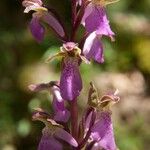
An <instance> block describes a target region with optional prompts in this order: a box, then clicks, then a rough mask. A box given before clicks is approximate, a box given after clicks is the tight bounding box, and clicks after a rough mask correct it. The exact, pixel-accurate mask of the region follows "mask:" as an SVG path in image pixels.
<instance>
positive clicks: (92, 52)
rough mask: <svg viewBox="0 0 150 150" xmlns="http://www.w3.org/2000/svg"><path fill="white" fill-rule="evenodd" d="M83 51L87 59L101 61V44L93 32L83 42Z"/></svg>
mask: <svg viewBox="0 0 150 150" xmlns="http://www.w3.org/2000/svg"><path fill="white" fill-rule="evenodd" d="M83 53H84V55H85V57H86V58H87V59H94V60H95V61H97V62H98V63H103V62H104V58H103V45H102V42H101V41H100V40H99V38H98V36H97V35H96V33H95V32H93V33H91V34H90V35H89V36H88V37H87V39H86V41H85V44H84V47H83Z"/></svg>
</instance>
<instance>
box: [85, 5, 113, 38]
mask: <svg viewBox="0 0 150 150" xmlns="http://www.w3.org/2000/svg"><path fill="white" fill-rule="evenodd" d="M82 24H83V26H85V28H86V30H87V31H88V32H89V33H92V32H94V31H96V34H99V35H105V36H109V37H110V38H111V39H112V40H113V36H114V33H113V32H112V30H111V28H110V25H109V21H108V19H107V15H106V11H105V8H104V7H100V6H97V5H94V4H89V5H88V6H87V8H86V9H85V15H84V16H83V19H82Z"/></svg>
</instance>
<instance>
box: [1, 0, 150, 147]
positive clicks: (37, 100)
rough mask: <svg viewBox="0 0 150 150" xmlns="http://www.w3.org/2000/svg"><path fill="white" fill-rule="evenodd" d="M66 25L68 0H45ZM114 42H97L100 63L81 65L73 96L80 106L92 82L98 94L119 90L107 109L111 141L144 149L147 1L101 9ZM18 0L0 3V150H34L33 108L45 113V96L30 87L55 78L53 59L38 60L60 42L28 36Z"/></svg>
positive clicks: (148, 88)
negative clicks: (102, 48)
mask: <svg viewBox="0 0 150 150" xmlns="http://www.w3.org/2000/svg"><path fill="white" fill-rule="evenodd" d="M46 3H47V5H49V6H51V7H53V6H55V7H56V9H57V10H58V11H59V12H60V14H61V17H62V18H63V20H65V23H66V25H67V26H68V27H69V25H70V24H69V21H70V19H69V18H70V16H69V10H70V5H69V0H62V1H61V2H59V1H56V0H47V1H46ZM107 10H108V15H109V18H110V22H111V26H112V29H113V31H114V32H115V33H116V41H115V42H111V41H110V40H109V39H108V38H103V42H104V45H105V52H104V53H105V63H104V64H101V65H99V64H96V63H94V62H93V63H92V64H90V65H86V64H83V65H82V66H81V73H82V77H83V79H84V85H85V87H86V88H84V89H83V90H82V95H81V97H80V98H79V104H80V110H81V113H82V112H83V111H82V110H83V109H84V107H85V104H86V99H87V90H88V83H89V82H90V81H94V82H95V83H96V85H97V87H98V88H99V91H100V94H103V93H105V92H107V91H111V90H113V91H114V90H115V89H119V91H120V97H121V101H120V102H119V103H118V104H117V105H116V106H114V108H113V120H114V128H115V135H116V143H117V145H118V147H119V149H120V150H148V149H149V148H150V130H149V128H150V126H149V125H150V117H149V114H150V20H149V15H150V13H149V12H150V1H149V0H138V1H137V0H120V2H118V3H116V4H114V5H110V6H108V7H107ZM30 18H31V14H27V15H26V14H23V8H22V6H21V1H20V0H1V1H0V150H35V149H36V148H37V144H38V141H39V140H40V136H41V129H42V127H43V125H42V124H41V123H37V122H32V120H31V112H32V110H33V108H35V107H42V108H45V109H47V110H48V111H51V106H50V101H51V98H50V96H49V93H47V92H42V93H31V92H29V90H28V88H27V86H28V85H29V84H31V83H41V82H48V81H50V80H58V79H59V65H60V64H59V60H57V61H54V62H52V63H50V64H45V62H44V60H45V58H47V57H48V56H49V54H52V53H54V52H56V51H58V50H59V47H60V46H61V43H60V42H59V41H58V40H57V39H56V38H55V37H54V36H53V34H52V33H51V32H50V31H49V30H47V31H46V32H47V35H46V37H45V40H44V41H43V43H41V44H38V43H36V42H35V41H34V39H33V38H32V36H31V34H30V32H29V29H28V27H27V26H28V23H29V21H30Z"/></svg>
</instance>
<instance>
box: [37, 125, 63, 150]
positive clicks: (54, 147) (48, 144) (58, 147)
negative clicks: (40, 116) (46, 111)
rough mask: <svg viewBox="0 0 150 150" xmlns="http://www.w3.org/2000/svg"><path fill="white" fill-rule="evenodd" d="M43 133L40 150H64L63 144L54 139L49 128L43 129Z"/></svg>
mask: <svg viewBox="0 0 150 150" xmlns="http://www.w3.org/2000/svg"><path fill="white" fill-rule="evenodd" d="M42 133H43V136H42V138H41V141H40V143H39V146H38V150H63V147H62V144H61V143H60V142H59V141H58V140H56V139H55V138H54V137H53V135H52V134H51V133H50V131H49V129H48V128H47V127H45V128H44V129H43V132H42Z"/></svg>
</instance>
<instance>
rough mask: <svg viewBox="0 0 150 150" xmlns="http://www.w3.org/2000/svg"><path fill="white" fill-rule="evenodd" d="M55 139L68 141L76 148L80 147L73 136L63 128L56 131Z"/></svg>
mask: <svg viewBox="0 0 150 150" xmlns="http://www.w3.org/2000/svg"><path fill="white" fill-rule="evenodd" d="M55 137H57V138H59V139H62V140H64V141H66V142H67V143H69V144H70V145H72V146H74V147H77V146H78V143H77V141H76V140H75V139H74V138H73V137H72V135H71V134H69V133H68V132H66V131H65V130H63V129H61V128H60V129H58V130H57V131H56V133H55Z"/></svg>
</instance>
